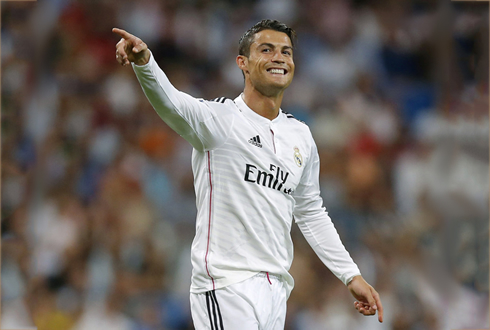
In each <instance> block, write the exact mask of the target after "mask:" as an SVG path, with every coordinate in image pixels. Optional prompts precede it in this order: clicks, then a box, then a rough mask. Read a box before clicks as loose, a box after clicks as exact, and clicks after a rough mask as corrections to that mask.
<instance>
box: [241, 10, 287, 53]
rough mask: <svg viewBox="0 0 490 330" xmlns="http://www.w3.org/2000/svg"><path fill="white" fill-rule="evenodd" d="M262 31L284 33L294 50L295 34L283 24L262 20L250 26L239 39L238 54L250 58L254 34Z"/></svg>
mask: <svg viewBox="0 0 490 330" xmlns="http://www.w3.org/2000/svg"><path fill="white" fill-rule="evenodd" d="M263 30H274V31H279V32H283V33H286V34H287V35H288V37H289V39H290V40H291V45H292V46H293V48H294V42H295V40H296V32H295V31H294V30H293V29H292V28H290V27H289V26H287V25H286V24H284V23H281V22H279V21H277V20H272V19H263V20H261V21H260V22H258V23H257V24H255V25H254V26H252V27H251V28H250V29H249V30H248V31H247V32H245V34H244V35H243V36H242V37H241V38H240V41H239V42H238V54H239V55H244V56H246V57H249V56H250V45H251V44H252V43H253V42H254V37H255V34H256V33H259V32H260V31H263Z"/></svg>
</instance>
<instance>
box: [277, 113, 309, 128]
mask: <svg viewBox="0 0 490 330" xmlns="http://www.w3.org/2000/svg"><path fill="white" fill-rule="evenodd" d="M282 113H284V114H285V115H286V117H287V118H290V119H295V120H297V121H299V122H300V123H303V124H305V125H306V126H308V124H306V123H305V122H304V121H302V120H299V119H298V118H296V117H295V116H293V115H292V114H290V113H289V112H286V111H282Z"/></svg>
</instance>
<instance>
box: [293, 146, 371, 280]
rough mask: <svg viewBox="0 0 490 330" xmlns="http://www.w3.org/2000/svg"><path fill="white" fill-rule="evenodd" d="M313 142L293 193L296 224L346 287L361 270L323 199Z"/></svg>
mask: <svg viewBox="0 0 490 330" xmlns="http://www.w3.org/2000/svg"><path fill="white" fill-rule="evenodd" d="M311 141H312V148H311V154H310V157H309V158H310V159H309V160H308V161H307V162H306V163H305V166H306V167H305V169H304V171H303V175H302V178H301V181H300V183H299V185H298V187H297V188H296V190H295V192H294V193H293V197H294V199H295V201H296V204H295V208H294V211H293V215H294V219H295V222H296V223H297V224H298V227H299V229H300V230H301V232H302V233H303V236H304V237H305V238H306V240H307V241H308V243H309V244H310V246H311V247H312V248H313V250H314V251H315V253H316V254H317V255H318V257H319V258H320V260H321V261H322V262H323V263H324V264H325V266H327V267H328V268H329V269H330V271H331V272H332V273H333V274H334V275H335V276H337V278H339V279H340V280H341V281H342V282H343V283H344V284H345V285H347V284H348V283H349V282H350V281H351V280H352V278H353V277H354V276H356V275H360V274H361V272H360V271H359V268H358V267H357V265H356V264H355V263H354V261H353V260H352V258H351V257H350V255H349V253H348V252H347V250H346V249H345V247H344V245H343V244H342V241H341V240H340V236H339V234H338V233H337V230H336V229H335V226H334V224H333V223H332V220H331V219H330V216H329V215H328V213H327V211H326V209H325V207H323V199H322V198H321V196H320V185H319V174H320V158H319V156H318V150H317V148H316V145H315V143H314V141H313V138H312V139H311Z"/></svg>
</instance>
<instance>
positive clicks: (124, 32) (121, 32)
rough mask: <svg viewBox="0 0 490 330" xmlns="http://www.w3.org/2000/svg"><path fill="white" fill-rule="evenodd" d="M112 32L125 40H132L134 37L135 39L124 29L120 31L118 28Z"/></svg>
mask: <svg viewBox="0 0 490 330" xmlns="http://www.w3.org/2000/svg"><path fill="white" fill-rule="evenodd" d="M112 32H114V33H115V34H118V35H119V36H121V37H122V38H123V39H131V38H132V37H134V36H133V35H132V34H131V33H128V32H126V31H124V30H122V29H118V28H113V29H112Z"/></svg>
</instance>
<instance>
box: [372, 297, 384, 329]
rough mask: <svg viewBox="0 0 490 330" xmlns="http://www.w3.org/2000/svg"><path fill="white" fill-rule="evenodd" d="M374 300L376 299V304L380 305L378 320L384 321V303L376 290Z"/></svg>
mask: <svg viewBox="0 0 490 330" xmlns="http://www.w3.org/2000/svg"><path fill="white" fill-rule="evenodd" d="M373 297H374V300H375V301H376V306H377V307H378V321H379V322H383V304H381V299H380V298H379V294H378V293H377V292H376V291H374V292H373Z"/></svg>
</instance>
